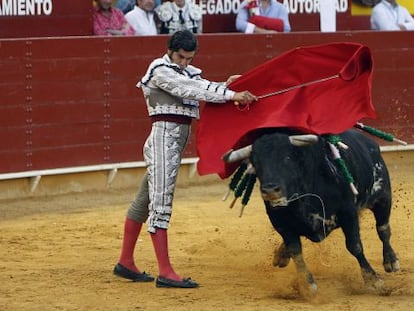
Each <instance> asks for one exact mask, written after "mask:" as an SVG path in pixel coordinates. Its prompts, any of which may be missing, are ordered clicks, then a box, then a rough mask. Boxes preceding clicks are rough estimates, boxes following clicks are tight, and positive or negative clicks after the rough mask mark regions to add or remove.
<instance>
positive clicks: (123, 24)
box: [93, 0, 135, 36]
mask: <svg viewBox="0 0 414 311" xmlns="http://www.w3.org/2000/svg"><path fill="white" fill-rule="evenodd" d="M95 2H96V6H95V7H94V10H93V33H94V34H95V35H98V36H124V35H133V34H134V33H135V32H134V29H132V27H131V26H130V25H129V24H128V22H127V21H126V19H125V16H124V14H123V13H122V11H121V10H120V9H117V8H113V7H112V0H95Z"/></svg>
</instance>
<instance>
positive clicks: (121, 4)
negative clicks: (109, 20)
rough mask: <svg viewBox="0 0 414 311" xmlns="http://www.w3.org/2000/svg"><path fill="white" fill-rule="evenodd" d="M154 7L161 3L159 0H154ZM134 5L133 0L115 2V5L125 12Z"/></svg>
mask: <svg viewBox="0 0 414 311" xmlns="http://www.w3.org/2000/svg"><path fill="white" fill-rule="evenodd" d="M154 2H155V7H157V6H159V5H160V4H161V0H155V1H154ZM134 6H135V0H118V1H117V2H116V7H117V8H118V9H120V10H121V11H122V13H124V14H127V13H128V12H129V11H131V10H132V9H133V8H134Z"/></svg>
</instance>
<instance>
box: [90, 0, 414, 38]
mask: <svg viewBox="0 0 414 311" xmlns="http://www.w3.org/2000/svg"><path fill="white" fill-rule="evenodd" d="M94 2H95V7H94V13H93V21H94V24H93V26H94V27H93V28H94V29H93V30H94V34H95V35H139V36H147V35H156V34H173V33H175V32H176V31H178V30H184V29H188V30H190V31H192V32H193V33H202V32H203V14H202V10H201V8H200V6H199V5H197V4H194V3H193V1H189V0H117V1H115V0H94ZM370 3H372V4H371V5H372V6H373V9H372V14H371V20H370V22H371V29H372V30H385V31H387V30H394V31H395V30H414V18H413V17H412V16H411V15H410V13H409V11H408V10H407V9H406V8H404V7H402V6H401V5H399V4H398V3H397V1H396V0H376V1H372V2H370ZM374 4H375V5H374ZM235 28H236V30H237V31H238V32H242V33H247V34H249V33H276V32H290V31H291V26H290V22H289V13H288V11H287V9H286V8H285V6H284V5H283V4H281V3H280V2H279V1H277V0H244V1H242V2H241V4H240V7H239V11H238V13H237V16H236V19H235Z"/></svg>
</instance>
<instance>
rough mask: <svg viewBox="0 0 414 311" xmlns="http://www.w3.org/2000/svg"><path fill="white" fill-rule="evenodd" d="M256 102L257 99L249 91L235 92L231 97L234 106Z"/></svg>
mask: <svg viewBox="0 0 414 311" xmlns="http://www.w3.org/2000/svg"><path fill="white" fill-rule="evenodd" d="M256 100H257V97H256V96H254V95H253V94H252V93H250V92H249V91H243V92H236V93H235V94H234V96H233V101H234V104H235V105H236V106H238V105H240V104H242V105H246V104H250V103H251V102H253V101H256Z"/></svg>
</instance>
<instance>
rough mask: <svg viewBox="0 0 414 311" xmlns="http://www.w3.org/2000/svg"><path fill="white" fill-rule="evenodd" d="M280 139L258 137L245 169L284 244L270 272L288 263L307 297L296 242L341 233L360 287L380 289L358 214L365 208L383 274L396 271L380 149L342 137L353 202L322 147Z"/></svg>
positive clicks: (357, 136)
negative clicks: (257, 186) (254, 180)
mask: <svg viewBox="0 0 414 311" xmlns="http://www.w3.org/2000/svg"><path fill="white" fill-rule="evenodd" d="M291 137H292V136H289V135H288V134H287V133H286V132H284V131H277V132H272V133H268V134H265V135H262V136H260V137H259V138H258V139H256V140H255V141H254V143H253V145H252V147H251V149H249V151H250V152H251V153H250V154H249V156H250V161H251V163H252V164H253V167H254V169H255V171H256V175H257V177H258V179H259V181H260V191H261V194H262V197H263V200H264V202H265V205H266V211H267V214H268V216H269V219H270V221H271V223H272V225H273V227H274V228H275V229H276V231H277V232H279V234H280V235H281V236H282V238H283V243H282V245H281V246H280V247H279V249H278V250H276V251H275V256H274V262H273V264H274V265H275V266H279V267H285V266H287V264H288V263H289V261H290V259H291V258H292V259H293V261H294V263H295V265H296V268H297V271H298V272H299V274H300V275H301V276H302V277H304V278H305V280H306V282H307V283H306V284H308V285H309V289H310V290H311V291H313V290H316V288H317V286H316V283H315V281H314V279H313V276H312V274H311V273H310V272H309V270H308V269H307V267H306V265H305V262H304V260H303V256H302V245H301V241H300V237H301V236H305V237H307V238H308V239H310V240H311V241H314V242H319V241H322V240H323V239H324V238H325V237H326V236H327V235H328V234H329V233H330V232H331V231H332V230H334V229H336V228H341V229H342V231H343V233H344V235H345V239H346V247H347V249H348V251H349V252H350V253H351V254H352V255H353V256H355V258H356V259H357V260H358V263H359V265H360V267H361V270H362V276H363V279H364V281H365V283H366V284H367V285H369V286H374V288H379V287H381V280H380V279H379V277H378V274H377V273H376V272H375V271H374V269H373V268H372V267H371V265H370V264H369V263H368V261H367V259H366V257H365V255H364V251H363V246H362V242H361V238H360V232H359V218H358V210H359V209H361V208H363V207H367V208H369V209H370V210H371V211H372V212H373V214H374V217H375V220H376V229H377V233H378V236H379V238H380V240H381V241H382V243H383V265H384V269H385V271H387V272H393V271H397V270H399V262H398V259H397V256H396V254H395V252H394V250H393V249H392V247H391V244H390V236H391V229H390V225H389V219H390V212H391V186H390V178H389V175H388V170H387V167H386V165H385V163H384V161H383V159H382V157H381V154H380V150H379V147H378V145H377V144H376V143H375V142H374V141H373V140H371V139H370V138H368V137H366V136H365V135H363V134H362V133H360V132H358V131H356V130H350V131H346V132H345V133H343V134H341V135H340V137H341V140H342V142H343V143H345V144H346V145H347V146H348V147H349V148H348V149H346V150H345V151H341V154H342V158H343V160H344V161H345V163H346V164H347V167H348V169H349V171H350V173H351V175H352V177H353V179H354V184H355V186H356V188H357V190H358V194H357V195H355V194H354V193H353V192H352V191H351V188H350V186H349V180H347V178H345V177H344V174H342V173H341V171H340V169H339V168H338V166H337V165H335V163H334V159H333V155H332V152H331V150H330V148H329V146H328V142H327V141H326V140H325V139H324V138H321V137H319V139H318V137H317V136H313V139H311V140H309V139H305V140H303V139H299V140H298V139H292V138H291Z"/></svg>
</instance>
